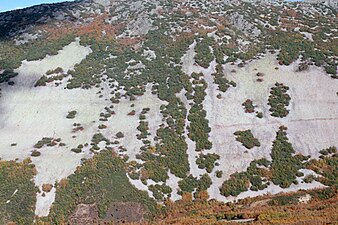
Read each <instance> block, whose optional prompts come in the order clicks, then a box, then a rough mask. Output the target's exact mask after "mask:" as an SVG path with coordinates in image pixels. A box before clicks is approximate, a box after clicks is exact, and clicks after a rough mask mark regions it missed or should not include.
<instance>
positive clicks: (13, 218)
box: [0, 159, 38, 224]
mask: <svg viewBox="0 0 338 225" xmlns="http://www.w3.org/2000/svg"><path fill="white" fill-rule="evenodd" d="M35 175H36V169H35V166H34V165H32V164H31V161H30V160H29V159H26V160H24V161H23V162H21V163H17V162H14V161H0V223H1V224H10V223H16V224H32V223H33V220H34V210H35V203H36V192H38V188H37V187H36V186H35V185H34V182H33V177H34V176H35Z"/></svg>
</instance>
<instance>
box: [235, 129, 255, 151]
mask: <svg viewBox="0 0 338 225" xmlns="http://www.w3.org/2000/svg"><path fill="white" fill-rule="evenodd" d="M234 135H236V136H237V137H236V140H237V141H239V142H241V143H242V144H243V146H244V147H246V148H247V149H251V148H253V147H260V146H261V144H260V142H259V140H258V139H257V138H255V137H254V136H253V134H252V132H251V130H244V131H236V132H235V133H234Z"/></svg>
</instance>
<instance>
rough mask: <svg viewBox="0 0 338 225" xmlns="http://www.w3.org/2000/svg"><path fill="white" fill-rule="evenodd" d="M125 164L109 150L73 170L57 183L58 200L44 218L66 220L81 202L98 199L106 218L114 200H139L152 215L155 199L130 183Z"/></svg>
mask: <svg viewBox="0 0 338 225" xmlns="http://www.w3.org/2000/svg"><path fill="white" fill-rule="evenodd" d="M124 168H125V162H124V161H123V160H122V159H121V158H119V157H118V156H117V155H115V153H114V152H111V151H108V150H104V151H101V152H100V153H99V154H97V155H95V156H94V158H92V159H89V160H87V161H85V162H84V163H83V165H82V166H81V167H79V168H78V169H77V170H76V172H75V173H74V174H72V175H70V176H69V177H68V178H67V179H64V180H62V181H60V182H59V183H57V184H56V198H55V202H54V204H53V206H52V208H51V212H50V214H49V216H48V218H46V219H45V220H47V221H50V222H52V223H54V224H60V223H65V222H66V221H67V218H68V217H69V216H70V215H71V214H72V213H73V212H74V210H75V208H76V206H77V205H78V204H81V203H84V204H93V203H96V204H97V207H98V210H99V216H100V217H101V218H104V217H105V215H106V212H107V210H108V208H109V206H110V204H111V203H113V202H139V203H141V204H142V205H143V206H144V207H145V208H146V210H147V213H148V218H149V217H151V216H152V215H153V214H152V213H155V212H156V210H157V206H156V203H155V202H154V201H153V200H151V199H150V198H149V197H148V195H147V193H146V192H143V191H139V190H138V189H136V188H135V187H134V186H133V185H131V184H130V183H129V180H128V178H127V176H126V171H125V170H124Z"/></svg>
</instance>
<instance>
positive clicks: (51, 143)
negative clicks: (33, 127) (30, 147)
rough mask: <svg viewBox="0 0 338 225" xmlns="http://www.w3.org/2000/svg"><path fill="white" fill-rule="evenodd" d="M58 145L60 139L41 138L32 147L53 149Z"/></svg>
mask: <svg viewBox="0 0 338 225" xmlns="http://www.w3.org/2000/svg"><path fill="white" fill-rule="evenodd" d="M58 144H59V145H60V144H61V138H51V137H43V138H42V139H41V140H40V141H38V142H37V143H36V144H35V145H34V148H42V147H44V146H48V147H53V146H56V145H58Z"/></svg>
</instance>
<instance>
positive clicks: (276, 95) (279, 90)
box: [268, 83, 291, 118]
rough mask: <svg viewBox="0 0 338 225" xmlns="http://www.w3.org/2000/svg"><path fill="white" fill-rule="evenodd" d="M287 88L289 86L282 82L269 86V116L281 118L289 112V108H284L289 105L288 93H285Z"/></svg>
mask: <svg viewBox="0 0 338 225" xmlns="http://www.w3.org/2000/svg"><path fill="white" fill-rule="evenodd" d="M288 90H289V87H288V86H285V85H284V84H282V83H276V84H275V86H274V87H272V88H271V91H270V96H269V99H268V105H269V106H270V109H269V111H270V112H271V116H274V117H281V118H283V117H286V116H287V115H288V114H289V110H288V109H287V108H286V107H287V106H289V104H290V100H291V97H290V95H288V93H287V91H288Z"/></svg>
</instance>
